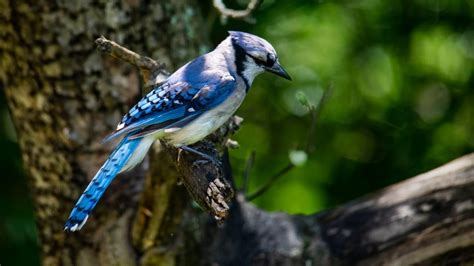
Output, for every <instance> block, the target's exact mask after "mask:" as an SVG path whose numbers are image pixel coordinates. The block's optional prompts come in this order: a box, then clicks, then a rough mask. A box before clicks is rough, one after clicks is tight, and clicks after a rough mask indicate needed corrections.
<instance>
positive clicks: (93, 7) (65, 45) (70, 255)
mask: <svg viewBox="0 0 474 266" xmlns="http://www.w3.org/2000/svg"><path fill="white" fill-rule="evenodd" d="M0 13H1V19H0V23H1V24H0V30H1V40H2V41H1V42H0V47H1V54H0V56H1V58H0V79H1V81H2V87H4V88H5V94H6V97H7V101H8V105H9V107H10V112H11V116H12V118H13V121H14V124H15V127H16V131H17V135H18V140H19V144H20V147H21V150H22V157H23V163H24V165H25V168H26V171H27V174H28V176H29V186H30V189H31V193H32V198H33V200H34V204H35V212H36V223H37V227H38V234H39V240H40V242H41V245H40V249H41V254H42V262H43V264H45V265H58V264H65V265H71V264H74V265H75V264H77V265H98V264H103V265H110V264H119V265H130V264H132V263H135V262H136V261H137V260H136V258H138V257H140V256H141V255H138V254H142V255H143V256H142V257H146V256H145V255H146V252H145V251H146V250H148V247H150V246H151V245H153V243H154V241H155V237H157V232H160V231H159V228H158V227H157V226H156V224H153V222H152V221H156V220H157V221H161V219H159V218H156V217H158V216H159V215H165V214H166V213H167V210H168V209H171V208H169V206H168V205H167V203H168V202H169V199H170V198H171V197H170V195H171V191H176V192H175V193H174V194H173V196H174V197H176V199H179V200H175V201H176V202H177V203H180V202H181V201H182V202H183V204H184V203H186V202H187V201H186V199H187V198H186V194H187V193H186V192H185V191H184V190H183V189H182V188H179V187H178V188H177V187H176V179H177V174H176V171H175V170H174V169H175V167H174V163H173V162H172V161H171V160H169V159H166V156H164V157H163V156H162V155H157V154H154V155H153V156H154V160H156V161H157V163H156V164H155V165H156V166H155V168H156V169H159V171H157V172H155V173H154V174H153V175H151V174H149V175H148V176H149V177H151V176H153V180H151V178H148V179H147V181H146V183H147V185H148V184H149V183H151V184H152V186H147V188H148V187H150V189H151V188H152V187H153V188H157V190H155V191H150V190H147V191H146V192H145V193H143V195H142V193H141V191H142V190H143V185H144V180H145V175H146V173H151V172H150V171H147V169H148V168H149V167H148V164H147V163H145V164H143V165H142V167H140V168H138V169H136V170H135V171H133V172H131V173H128V174H124V175H121V176H119V177H117V179H116V180H115V182H113V184H112V185H111V187H110V188H109V189H108V191H107V193H106V195H105V196H104V198H103V199H102V200H101V202H100V204H99V205H98V206H97V208H96V210H95V211H94V215H93V217H91V219H90V221H89V222H88V229H87V230H83V231H81V232H80V233H79V234H65V233H64V232H63V229H62V227H63V224H64V221H65V219H66V218H67V215H68V212H69V211H70V209H71V207H72V206H73V204H74V202H75V201H76V200H77V198H78V196H79V195H80V193H81V192H82V191H83V189H84V188H85V186H86V185H87V183H88V182H89V181H90V179H91V177H93V176H94V173H95V172H96V171H97V170H98V169H99V167H100V166H101V164H102V163H103V161H104V160H105V159H106V157H107V155H108V153H109V152H110V151H111V149H112V148H113V144H111V145H106V146H103V145H101V139H102V138H103V137H104V136H106V135H107V134H108V133H109V132H110V131H111V130H112V129H113V128H114V127H115V124H117V122H118V121H119V120H120V118H121V115H122V114H124V113H125V112H126V110H127V109H128V108H129V107H130V106H131V105H132V104H134V103H135V102H136V100H137V99H139V98H140V97H141V94H142V93H141V90H140V86H139V85H140V76H139V75H138V73H137V71H136V70H135V68H134V67H132V66H131V65H127V64H124V63H123V62H121V61H119V60H116V59H114V58H112V57H109V56H103V55H102V54H101V53H100V52H98V51H96V49H95V43H94V40H95V39H96V38H98V37H99V36H100V35H107V36H108V37H110V38H112V39H113V40H115V41H118V42H124V43H128V44H130V45H129V47H130V48H131V49H133V50H134V51H137V52H140V53H142V54H146V55H148V56H150V57H154V58H159V59H160V62H162V63H165V64H166V65H167V67H168V68H169V69H174V68H175V67H176V66H179V65H180V64H182V63H183V62H185V61H187V60H188V59H190V58H193V57H195V56H196V55H197V54H198V53H200V52H202V51H204V50H207V48H206V44H207V34H206V31H205V27H203V26H202V24H203V22H202V18H201V16H200V15H199V10H198V8H197V7H196V3H195V2H194V1H191V0H189V1H187V0H177V1H161V2H158V1H118V0H116V1H87V0H81V1H41V0H40V1H8V0H1V1H0ZM158 166H159V167H158ZM166 169H170V171H167V170H166ZM152 170H153V169H152ZM140 198H141V201H142V204H141V205H142V206H145V205H146V204H147V203H148V200H150V202H152V203H156V204H150V205H151V207H150V212H146V213H147V214H149V213H151V214H152V215H153V218H154V219H150V220H151V221H149V222H148V223H146V224H143V225H142V226H143V228H140V226H133V229H134V231H133V232H144V234H145V235H146V237H147V238H141V239H140V241H136V242H134V245H132V244H131V243H130V239H133V240H134V241H135V240H136V239H137V237H133V238H130V237H129V236H130V234H129V228H130V227H131V223H132V221H134V220H140V219H139V218H136V219H135V212H134V210H135V209H136V208H137V203H138V201H139V200H140ZM181 198H183V199H181ZM158 202H159V204H157V203H158ZM173 204H174V203H173ZM175 207H176V206H173V208H175ZM140 210H144V208H140ZM137 217H139V215H137ZM147 217H148V216H147ZM155 218H156V219H155ZM140 221H141V220H140ZM134 224H135V223H134ZM163 228H166V230H168V231H172V228H171V227H169V229H168V226H166V227H163ZM134 236H135V235H134ZM137 242H141V243H137ZM142 247H143V248H142ZM137 250H138V254H137ZM144 261H146V260H144Z"/></svg>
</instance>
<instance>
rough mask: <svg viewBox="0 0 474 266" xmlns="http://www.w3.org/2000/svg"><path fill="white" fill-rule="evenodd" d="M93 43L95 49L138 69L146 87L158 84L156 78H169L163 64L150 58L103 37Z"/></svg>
mask: <svg viewBox="0 0 474 266" xmlns="http://www.w3.org/2000/svg"><path fill="white" fill-rule="evenodd" d="M95 43H96V45H97V49H98V50H99V51H101V52H102V53H104V54H108V55H110V56H112V57H115V58H117V59H120V60H122V61H125V62H127V63H129V64H131V65H134V66H136V67H138V69H139V70H140V73H141V75H142V79H143V82H144V83H145V85H146V86H148V85H153V84H156V83H160V82H159V81H157V78H158V77H160V76H161V78H166V77H167V76H169V72H168V71H166V69H165V65H164V64H161V63H159V62H158V61H156V60H154V59H151V58H150V57H146V56H142V55H139V54H137V53H135V52H134V51H131V50H129V49H127V48H125V47H123V46H121V45H119V44H117V43H116V42H114V41H111V40H108V39H107V38H105V37H104V36H101V37H100V38H98V39H96V40H95Z"/></svg>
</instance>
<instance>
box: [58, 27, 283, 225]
mask: <svg viewBox="0 0 474 266" xmlns="http://www.w3.org/2000/svg"><path fill="white" fill-rule="evenodd" d="M264 71H268V72H271V73H274V74H276V75H278V76H281V77H283V78H286V79H288V80H291V78H290V76H289V75H288V73H287V72H286V71H285V70H284V69H283V68H282V67H281V65H280V63H279V62H278V57H277V55H276V52H275V49H274V48H273V47H272V45H271V44H270V43H268V42H267V41H266V40H264V39H262V38H260V37H257V36H255V35H252V34H249V33H244V32H237V31H230V32H229V36H228V37H227V38H226V39H225V40H224V41H222V42H221V43H220V44H219V45H218V46H217V47H216V48H215V49H214V50H213V51H212V52H209V53H207V54H204V55H202V56H200V57H198V58H196V59H194V60H192V61H191V62H189V63H187V64H186V65H184V66H183V67H181V68H180V69H178V70H177V71H176V72H174V73H173V74H172V75H171V76H170V77H169V78H168V79H167V80H166V82H164V83H163V84H161V85H159V86H157V87H156V88H154V89H153V90H152V91H151V92H150V93H148V94H147V95H146V96H145V97H143V98H142V99H141V100H140V101H139V102H138V103H137V104H136V105H135V106H133V107H132V108H131V109H130V111H129V112H128V113H127V114H126V115H125V116H124V117H123V118H122V121H121V123H120V124H119V125H118V126H117V129H116V131H115V132H113V133H112V134H111V135H109V136H108V137H106V139H105V141H108V140H111V139H114V138H118V137H123V139H122V140H121V141H120V143H119V144H118V145H117V147H116V148H115V150H114V151H113V152H112V154H111V155H110V156H109V158H108V159H107V161H106V162H105V163H104V165H103V166H102V167H101V168H100V170H99V171H98V172H97V174H96V175H95V176H94V178H93V179H92V181H91V182H90V183H89V185H88V186H87V188H86V189H85V191H84V192H83V193H82V195H81V197H80V198H79V200H78V201H77V203H76V206H75V207H74V209H73V210H72V212H71V214H70V215H69V219H68V220H67V222H66V224H65V228H64V230H66V231H78V230H80V229H81V228H82V227H83V226H84V224H85V223H86V221H87V218H88V217H89V214H90V212H91V211H92V209H93V208H94V207H95V205H96V204H97V202H98V200H99V199H100V198H101V196H102V195H103V194H104V191H105V189H107V187H108V186H109V185H110V183H111V182H112V180H113V179H114V178H115V176H116V175H117V174H119V173H121V172H124V171H127V170H130V169H131V168H133V167H134V166H136V165H137V164H139V163H140V162H141V161H142V160H143V158H144V157H145V155H146V153H147V152H148V150H149V149H150V146H151V145H152V144H153V142H154V141H155V140H157V139H160V140H163V141H165V142H167V143H168V144H171V145H174V146H175V147H178V148H181V149H185V150H187V151H191V152H196V153H198V154H201V155H203V154H202V153H200V152H198V151H195V150H193V149H192V148H190V147H189V146H188V145H190V144H193V143H196V142H198V141H200V140H202V139H204V138H205V137H206V136H207V135H209V134H211V133H212V132H214V131H215V130H216V129H217V128H219V127H220V126H221V125H222V124H224V123H225V122H226V121H227V120H228V119H229V118H230V117H231V116H232V115H233V114H234V112H235V111H236V110H237V108H238V107H239V106H240V104H241V103H242V101H243V100H244V98H245V95H246V94H247V92H248V90H249V89H250V86H251V85H252V82H253V80H254V78H255V77H256V76H257V75H258V74H260V73H263V72H264Z"/></svg>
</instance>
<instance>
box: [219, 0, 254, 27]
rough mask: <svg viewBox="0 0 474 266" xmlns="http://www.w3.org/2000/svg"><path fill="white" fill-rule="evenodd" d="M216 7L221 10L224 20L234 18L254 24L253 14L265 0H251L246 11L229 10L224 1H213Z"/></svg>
mask: <svg viewBox="0 0 474 266" xmlns="http://www.w3.org/2000/svg"><path fill="white" fill-rule="evenodd" d="M212 3H213V5H214V7H215V8H216V9H217V10H219V12H220V13H221V16H222V18H223V19H226V18H233V19H242V20H246V21H248V22H253V19H252V18H250V16H251V15H252V13H253V12H254V11H255V10H257V8H258V7H259V6H260V4H262V3H263V0H250V1H249V3H248V5H247V8H245V9H244V10H235V9H230V8H227V7H226V5H225V4H224V3H223V1H222V0H213V1H212Z"/></svg>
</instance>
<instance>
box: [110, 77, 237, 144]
mask: <svg viewBox="0 0 474 266" xmlns="http://www.w3.org/2000/svg"><path fill="white" fill-rule="evenodd" d="M208 76H209V79H208V80H206V82H201V83H195V84H194V85H191V84H190V83H188V82H182V81H181V82H176V83H172V82H166V83H164V84H163V85H161V86H159V87H157V88H155V89H154V90H152V91H151V92H150V93H148V94H147V95H146V96H145V97H143V98H142V99H141V100H140V101H139V102H138V103H137V104H136V105H135V106H133V107H132V108H131V109H130V111H129V112H128V113H127V114H126V115H125V116H124V117H123V118H122V122H121V123H120V124H119V126H118V127H117V129H118V130H117V131H115V132H113V133H112V134H111V135H109V136H107V137H106V138H105V139H104V142H107V141H109V140H111V139H114V138H116V137H119V136H122V135H124V134H127V133H131V132H134V137H136V136H143V135H146V134H148V133H150V132H152V131H156V130H159V129H165V128H169V127H176V126H180V127H181V126H184V125H185V124H186V123H188V122H191V121H192V120H193V119H195V118H197V117H198V116H199V115H200V114H202V113H203V112H205V111H206V110H209V109H210V108H212V107H215V106H216V105H218V104H220V103H222V102H223V101H224V100H225V98H226V97H227V96H228V95H229V94H230V93H231V92H232V89H234V88H235V79H234V78H233V77H232V76H230V75H223V74H221V73H219V72H216V73H214V75H209V74H208ZM151 129H152V130H151ZM134 137H132V138H134Z"/></svg>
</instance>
